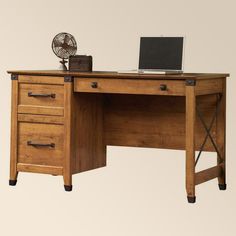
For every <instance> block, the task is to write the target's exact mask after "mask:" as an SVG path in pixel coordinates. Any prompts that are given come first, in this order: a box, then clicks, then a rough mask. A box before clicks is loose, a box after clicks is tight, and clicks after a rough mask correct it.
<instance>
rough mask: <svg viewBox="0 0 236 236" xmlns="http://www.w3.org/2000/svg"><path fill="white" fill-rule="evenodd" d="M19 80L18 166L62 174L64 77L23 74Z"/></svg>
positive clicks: (25, 169) (29, 169) (17, 113)
mask: <svg viewBox="0 0 236 236" xmlns="http://www.w3.org/2000/svg"><path fill="white" fill-rule="evenodd" d="M17 83H18V84H17V89H16V90H15V92H16V94H15V96H16V97H17V99H16V101H17V106H16V107H17V111H16V115H17V124H16V127H17V129H16V133H17V134H16V135H17V141H16V146H17V154H16V155H17V157H16V162H17V164H16V169H17V171H29V172H38V173H49V174H58V175H59V174H60V175H61V174H63V153H64V125H63V124H64V78H63V77H50V78H49V77H45V76H43V77H42V76H23V75H22V76H19V77H18V82H17ZM13 114H14V113H13ZM13 135H14V134H13Z"/></svg>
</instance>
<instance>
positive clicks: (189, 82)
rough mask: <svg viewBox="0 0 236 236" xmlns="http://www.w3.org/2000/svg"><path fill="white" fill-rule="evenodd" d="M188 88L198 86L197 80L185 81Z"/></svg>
mask: <svg viewBox="0 0 236 236" xmlns="http://www.w3.org/2000/svg"><path fill="white" fill-rule="evenodd" d="M185 84H186V86H195V85H196V80H195V79H187V80H186V81H185Z"/></svg>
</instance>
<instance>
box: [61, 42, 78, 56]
mask: <svg viewBox="0 0 236 236" xmlns="http://www.w3.org/2000/svg"><path fill="white" fill-rule="evenodd" d="M63 48H64V49H65V50H66V51H67V52H69V53H70V55H74V54H75V52H76V50H77V48H76V47H74V46H71V45H68V44H65V45H63Z"/></svg>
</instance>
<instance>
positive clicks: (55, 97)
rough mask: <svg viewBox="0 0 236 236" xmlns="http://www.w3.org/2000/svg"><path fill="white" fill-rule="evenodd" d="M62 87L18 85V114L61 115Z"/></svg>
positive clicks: (62, 102) (62, 105) (62, 104)
mask: <svg viewBox="0 0 236 236" xmlns="http://www.w3.org/2000/svg"><path fill="white" fill-rule="evenodd" d="M63 107H64V88H63V85H45V84H27V83H26V84H25V83H20V84H19V105H18V112H19V113H30V114H45V115H63Z"/></svg>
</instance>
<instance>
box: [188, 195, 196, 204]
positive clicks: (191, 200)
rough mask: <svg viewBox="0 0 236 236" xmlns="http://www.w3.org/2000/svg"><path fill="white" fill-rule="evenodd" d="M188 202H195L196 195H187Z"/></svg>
mask: <svg viewBox="0 0 236 236" xmlns="http://www.w3.org/2000/svg"><path fill="white" fill-rule="evenodd" d="M188 202H189V203H195V202H196V197H195V196H194V197H189V196H188Z"/></svg>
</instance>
